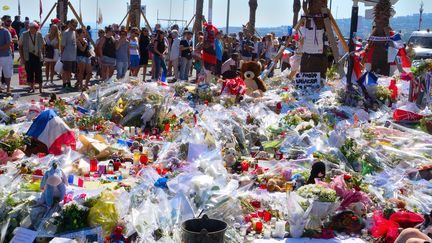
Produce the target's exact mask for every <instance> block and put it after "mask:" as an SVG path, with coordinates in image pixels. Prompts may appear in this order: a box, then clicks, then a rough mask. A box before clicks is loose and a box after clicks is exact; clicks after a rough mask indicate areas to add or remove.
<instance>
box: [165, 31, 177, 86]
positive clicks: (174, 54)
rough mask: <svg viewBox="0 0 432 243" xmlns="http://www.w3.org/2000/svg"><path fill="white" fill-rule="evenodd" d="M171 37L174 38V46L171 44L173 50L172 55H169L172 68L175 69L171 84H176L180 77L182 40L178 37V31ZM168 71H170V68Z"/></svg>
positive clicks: (173, 32)
mask: <svg viewBox="0 0 432 243" xmlns="http://www.w3.org/2000/svg"><path fill="white" fill-rule="evenodd" d="M171 36H172V44H171V49H170V53H169V61H170V63H171V66H172V68H173V69H174V79H172V81H171V82H173V83H174V82H176V81H177V80H178V79H179V77H180V75H179V59H180V38H179V37H178V36H179V34H178V31H177V30H175V29H174V30H173V31H172V32H171ZM168 70H170V69H169V68H168Z"/></svg>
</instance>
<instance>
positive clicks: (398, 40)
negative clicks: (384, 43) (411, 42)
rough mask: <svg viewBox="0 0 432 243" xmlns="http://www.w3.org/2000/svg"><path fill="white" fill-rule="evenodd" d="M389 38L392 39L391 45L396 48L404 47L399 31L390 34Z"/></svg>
mask: <svg viewBox="0 0 432 243" xmlns="http://www.w3.org/2000/svg"><path fill="white" fill-rule="evenodd" d="M390 39H391V40H392V41H393V45H394V47H395V48H396V49H401V48H405V43H404V42H403V40H402V37H401V35H400V34H399V33H398V34H395V35H393V36H391V37H390Z"/></svg>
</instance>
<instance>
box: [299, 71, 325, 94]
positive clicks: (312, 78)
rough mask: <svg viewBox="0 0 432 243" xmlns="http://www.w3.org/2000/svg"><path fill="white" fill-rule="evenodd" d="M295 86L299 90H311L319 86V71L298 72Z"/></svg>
mask: <svg viewBox="0 0 432 243" xmlns="http://www.w3.org/2000/svg"><path fill="white" fill-rule="evenodd" d="M295 87H296V89H297V90H298V91H300V92H312V91H314V90H316V89H319V88H320V87H321V74H320V73H298V74H297V75H296V80H295Z"/></svg>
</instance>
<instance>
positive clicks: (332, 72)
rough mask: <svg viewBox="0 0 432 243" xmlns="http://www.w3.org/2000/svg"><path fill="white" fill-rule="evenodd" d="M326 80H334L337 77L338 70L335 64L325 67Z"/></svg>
mask: <svg viewBox="0 0 432 243" xmlns="http://www.w3.org/2000/svg"><path fill="white" fill-rule="evenodd" d="M326 76H327V80H330V81H334V80H336V79H337V78H338V70H337V65H333V66H331V68H329V69H327V73H326Z"/></svg>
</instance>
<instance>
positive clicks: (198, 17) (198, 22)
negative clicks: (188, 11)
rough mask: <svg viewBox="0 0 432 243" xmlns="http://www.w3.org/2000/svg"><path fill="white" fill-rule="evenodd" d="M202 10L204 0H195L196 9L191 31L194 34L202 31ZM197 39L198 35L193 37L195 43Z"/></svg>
mask: <svg viewBox="0 0 432 243" xmlns="http://www.w3.org/2000/svg"><path fill="white" fill-rule="evenodd" d="M203 10H204V0H197V1H196V8H195V22H194V26H193V29H192V32H194V33H197V32H199V31H202V27H203V25H202V23H203V20H204V16H203ZM197 39H198V35H195V41H196V40H197Z"/></svg>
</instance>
